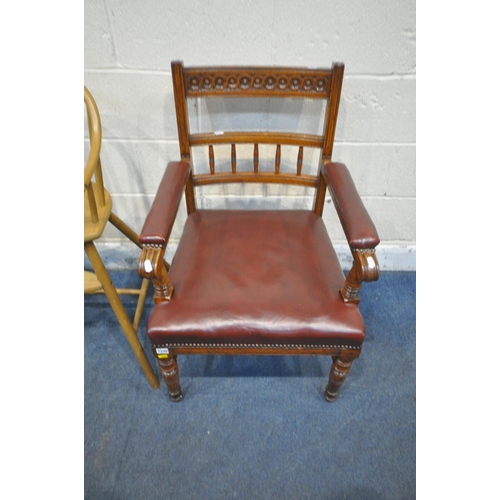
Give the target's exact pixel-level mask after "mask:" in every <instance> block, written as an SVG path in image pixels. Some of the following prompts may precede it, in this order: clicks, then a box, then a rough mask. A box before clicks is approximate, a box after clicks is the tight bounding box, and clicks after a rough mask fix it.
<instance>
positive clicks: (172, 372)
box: [158, 354, 182, 402]
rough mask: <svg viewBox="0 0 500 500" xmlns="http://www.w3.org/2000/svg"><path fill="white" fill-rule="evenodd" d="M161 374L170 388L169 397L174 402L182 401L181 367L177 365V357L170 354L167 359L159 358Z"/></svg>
mask: <svg viewBox="0 0 500 500" xmlns="http://www.w3.org/2000/svg"><path fill="white" fill-rule="evenodd" d="M158 364H159V366H160V371H161V374H162V375H163V379H164V380H165V383H166V384H167V387H168V395H169V397H170V399H171V400H172V401H175V402H177V401H180V400H181V399H182V389H181V386H180V384H179V366H178V365H177V356H175V355H173V354H169V355H168V357H167V358H159V359H158Z"/></svg>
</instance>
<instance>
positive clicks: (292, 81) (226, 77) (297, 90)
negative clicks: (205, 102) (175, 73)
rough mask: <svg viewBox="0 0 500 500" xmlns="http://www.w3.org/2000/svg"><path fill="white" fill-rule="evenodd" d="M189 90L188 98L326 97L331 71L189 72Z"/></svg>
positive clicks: (187, 76) (187, 91)
mask: <svg viewBox="0 0 500 500" xmlns="http://www.w3.org/2000/svg"><path fill="white" fill-rule="evenodd" d="M184 75H185V80H184V83H185V90H186V95H187V96H188V97H200V96H208V95H215V96H216V95H227V94H233V95H238V93H239V92H243V91H245V92H247V93H248V91H249V90H250V91H252V92H253V93H255V95H270V94H274V93H276V94H279V95H282V96H284V97H287V96H290V97H293V96H304V94H307V95H308V96H309V97H316V98H323V99H324V98H326V97H328V94H329V91H330V84H331V81H330V80H331V73H330V72H329V71H324V72H320V73H319V74H318V72H311V73H308V72H307V70H304V71H302V72H300V73H297V72H293V71H290V70H286V69H281V70H280V69H277V68H259V69H258V70H255V69H253V70H245V69H244V68H242V69H233V70H230V71H227V70H226V71H219V70H217V69H213V70H210V69H206V68H204V69H196V68H191V69H186V70H185V73H184Z"/></svg>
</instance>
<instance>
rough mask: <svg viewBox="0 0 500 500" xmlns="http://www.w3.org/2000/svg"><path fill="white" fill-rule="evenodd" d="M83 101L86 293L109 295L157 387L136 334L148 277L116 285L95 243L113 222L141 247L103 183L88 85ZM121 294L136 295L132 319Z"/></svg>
mask: <svg viewBox="0 0 500 500" xmlns="http://www.w3.org/2000/svg"><path fill="white" fill-rule="evenodd" d="M84 102H85V105H86V108H87V123H88V128H89V139H90V152H89V155H88V157H87V162H86V164H85V170H84V251H85V253H86V254H87V257H88V259H89V262H90V264H91V265H92V268H93V270H94V272H90V271H84V293H85V294H95V293H104V294H105V295H106V297H107V299H108V301H109V303H110V305H111V308H112V310H113V312H114V314H115V316H116V318H117V320H118V322H119V324H120V326H121V328H122V330H123V333H124V334H125V337H126V339H127V340H128V342H129V344H130V347H131V348H132V351H133V352H134V354H135V356H136V358H137V360H138V361H139V364H140V366H141V368H142V370H143V372H144V374H145V376H146V378H147V380H148V382H149V384H150V385H151V387H153V388H154V389H158V388H159V386H160V383H159V381H158V378H157V376H156V374H155V373H154V371H153V369H152V367H151V365H150V363H149V361H148V358H147V357H146V353H145V352H144V349H143V347H142V345H141V343H140V341H139V338H138V337H137V331H138V328H139V322H140V320H141V316H142V312H143V309H144V305H145V301H146V295H147V291H148V285H149V280H148V279H143V280H142V284H141V287H140V288H116V287H115V286H114V284H113V282H112V280H111V277H110V276H109V273H108V271H107V269H106V267H105V265H104V262H103V261H102V258H101V256H100V255H99V252H98V251H97V248H96V246H95V243H94V241H95V240H97V239H98V238H99V237H100V236H101V235H102V233H103V231H104V228H105V227H106V224H107V223H108V222H110V223H111V224H112V225H113V226H115V227H116V229H118V231H120V232H121V233H122V234H123V235H124V236H126V237H127V238H128V239H129V240H130V241H132V242H133V243H135V244H136V245H137V246H138V247H139V248H142V246H141V244H140V242H139V236H138V234H137V233H136V232H135V231H133V230H132V229H131V228H130V227H129V226H128V225H127V224H126V223H125V222H123V221H122V220H121V219H120V218H119V217H118V216H117V215H115V214H114V213H113V211H112V198H111V196H110V194H109V192H108V191H107V190H106V189H105V187H104V180H103V174H102V168H101V158H100V152H101V141H102V129H101V119H100V116H99V110H98V108H97V104H96V102H95V100H94V98H93V96H92V94H91V93H90V92H89V90H88V89H87V88H86V87H84ZM120 295H137V303H136V308H135V313H134V319H133V321H131V320H130V317H129V315H128V313H127V311H126V310H125V307H124V305H123V302H122V301H121V299H120Z"/></svg>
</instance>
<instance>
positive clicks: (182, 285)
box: [148, 210, 365, 348]
mask: <svg viewBox="0 0 500 500" xmlns="http://www.w3.org/2000/svg"><path fill="white" fill-rule="evenodd" d="M264 242H265V244H263V243H264ZM344 280H345V277H344V274H343V272H342V269H341V267H340V264H339V261H338V259H337V256H336V254H335V251H334V249H333V247H332V244H331V241H330V238H329V236H328V233H327V230H326V227H325V225H324V223H323V219H322V218H321V217H319V216H317V215H315V214H314V213H313V212H311V211H308V210H279V211H265V210H263V211H243V210H197V211H196V212H195V213H194V214H191V215H190V216H189V217H188V219H187V221H186V225H185V228H184V232H183V235H182V238H181V240H180V244H179V247H178V249H177V252H176V255H175V258H174V260H173V262H172V267H171V269H170V282H171V284H172V286H173V287H174V290H175V292H174V294H173V297H172V299H171V300H170V302H163V303H160V304H158V305H157V306H156V307H155V309H154V311H153V313H152V315H151V317H150V320H149V324H148V332H149V337H150V339H151V341H152V342H153V344H154V345H155V346H156V347H159V346H168V347H172V348H175V347H186V346H200V347H205V346H217V345H224V346H234V347H239V346H240V347H241V346H244V345H245V344H249V345H250V344H251V345H256V344H257V345H259V344H262V345H273V346H275V347H278V346H280V347H287V346H312V345H313V346H321V347H333V346H336V347H340V346H349V347H353V348H357V347H359V346H360V345H361V344H362V343H363V340H364V336H365V332H364V325H363V320H362V318H361V314H360V313H359V310H358V308H357V306H356V305H354V304H351V303H345V302H343V301H342V298H341V297H340V295H339V289H340V288H341V287H342V285H343V284H344Z"/></svg>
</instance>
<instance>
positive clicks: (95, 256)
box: [85, 241, 160, 389]
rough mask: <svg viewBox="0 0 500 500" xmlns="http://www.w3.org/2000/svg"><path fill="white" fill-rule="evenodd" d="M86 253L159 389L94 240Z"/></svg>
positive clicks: (141, 360)
mask: <svg viewBox="0 0 500 500" xmlns="http://www.w3.org/2000/svg"><path fill="white" fill-rule="evenodd" d="M85 253H86V254H87V256H88V258H89V261H90V263H91V265H92V267H93V269H94V272H95V274H96V276H97V278H98V279H99V281H100V283H101V285H102V287H103V289H104V293H105V294H106V297H107V298H108V300H109V303H110V305H111V308H112V309H113V312H114V313H115V316H116V318H117V320H118V322H119V323H120V326H121V327H122V330H123V333H124V334H125V337H126V338H127V340H128V342H129V344H130V347H132V351H133V352H134V354H135V356H136V358H137V360H138V361H139V364H140V365H141V368H142V370H143V372H144V374H145V375H146V378H147V379H148V382H149V384H150V385H151V387H153V389H158V387H159V386H160V383H159V381H158V378H157V377H156V374H155V373H154V371H153V368H152V367H151V365H150V364H149V361H148V358H147V357H146V353H145V352H144V349H143V348H142V345H141V343H140V341H139V338H138V337H137V332H136V331H135V330H134V327H133V325H132V322H131V321H130V318H129V316H128V314H127V311H126V310H125V308H124V306H123V303H122V301H121V300H120V297H119V295H118V292H117V291H116V288H115V287H114V285H113V283H112V282H111V278H110V276H109V274H108V271H107V270H106V268H105V267H104V263H103V262H102V259H101V257H100V255H99V253H98V252H97V249H96V247H95V245H94V243H93V242H91V241H90V242H87V243H85Z"/></svg>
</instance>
